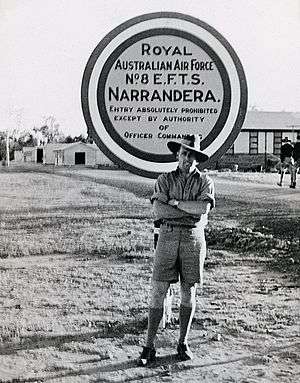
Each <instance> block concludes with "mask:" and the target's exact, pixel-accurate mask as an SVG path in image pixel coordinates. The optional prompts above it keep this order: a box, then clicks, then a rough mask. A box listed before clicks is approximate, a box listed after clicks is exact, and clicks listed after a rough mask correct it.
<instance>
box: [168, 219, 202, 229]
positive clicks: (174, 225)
mask: <svg viewBox="0 0 300 383" xmlns="http://www.w3.org/2000/svg"><path fill="white" fill-rule="evenodd" d="M162 225H165V226H168V227H179V228H185V229H194V228H195V226H192V225H182V224H180V223H170V222H165V221H163V223H162Z"/></svg>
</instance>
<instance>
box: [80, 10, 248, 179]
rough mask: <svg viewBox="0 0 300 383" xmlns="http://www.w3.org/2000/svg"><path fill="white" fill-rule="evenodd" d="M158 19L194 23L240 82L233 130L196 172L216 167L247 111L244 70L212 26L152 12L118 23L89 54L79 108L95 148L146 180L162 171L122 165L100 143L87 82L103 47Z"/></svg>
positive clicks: (188, 16)
mask: <svg viewBox="0 0 300 383" xmlns="http://www.w3.org/2000/svg"><path fill="white" fill-rule="evenodd" d="M159 18H173V19H180V20H185V21H187V22H190V23H193V24H195V25H197V26H199V27H201V28H203V29H204V30H206V31H207V32H208V33H210V34H211V35H212V36H213V37H214V38H215V39H216V40H218V41H219V43H220V44H221V45H222V46H223V47H224V48H225V50H226V52H227V53H228V55H229V56H230V58H231V60H232V63H233V64H234V67H235V69H236V75H237V78H238V80H239V91H240V100H239V107H238V113H237V116H236V118H235V121H234V124H233V128H232V130H231V132H230V134H229V135H228V136H227V137H226V140H225V142H224V143H223V144H222V145H221V146H220V147H219V149H217V150H216V151H215V152H214V153H213V155H211V156H210V158H209V159H208V160H207V161H206V162H204V163H201V164H199V169H204V168H206V167H209V166H210V165H213V164H215V163H216V162H217V161H218V159H219V158H220V157H221V156H222V155H223V154H225V153H226V151H227V150H228V149H229V148H230V147H231V145H232V143H233V142H234V140H235V138H236V137H237V135H238V133H239V132H240V128H241V126H242V124H243V122H244V120H245V117H246V112H247V103H248V88H247V81H246V76H245V73H244V69H243V67H242V64H241V62H240V60H239V57H238V56H237V54H236V53H235V51H234V49H233V48H232V46H231V45H230V44H229V42H228V41H227V40H226V39H225V38H224V37H223V36H222V35H221V34H220V33H219V32H218V31H217V30H215V29H214V28H213V27H211V26H210V25H209V24H207V23H205V22H204V21H201V20H199V19H197V18H195V17H193V16H190V15H185V14H182V13H178V12H153V13H147V14H143V15H140V16H136V17H133V18H132V19H129V20H127V21H125V22H124V23H122V24H120V25H119V26H117V27H116V28H115V29H113V30H112V31H110V32H109V33H108V34H107V35H106V36H104V38H103V39H102V40H101V41H100V42H99V43H98V45H97V46H96V48H95V49H94V51H93V52H92V54H91V55H90V58H89V60H88V62H87V64H86V67H85V70H84V73H83V78H82V83H81V106H82V111H83V116H84V119H85V122H86V125H87V127H88V134H89V135H91V137H92V138H93V139H94V141H95V142H96V144H97V146H98V147H99V148H100V150H101V151H102V152H103V153H104V154H105V155H106V156H107V157H108V158H109V159H111V160H112V161H113V162H115V163H117V164H119V165H120V166H121V167H122V168H123V169H125V170H128V171H130V172H132V173H134V174H137V175H140V176H143V177H147V178H157V176H158V175H159V174H161V173H162V171H149V170H144V169H141V168H138V167H136V166H134V165H131V164H129V163H127V162H125V161H124V160H123V159H121V158H119V157H117V155H116V154H114V153H113V152H112V151H110V150H109V149H108V147H107V146H106V145H105V144H104V143H103V142H102V141H101V139H100V137H99V136H98V134H97V132H96V129H95V128H94V125H93V121H92V117H91V114H90V108H89V97H88V96H89V85H90V79H91V75H92V72H93V69H94V66H95V64H96V62H97V60H98V57H99V55H100V54H101V52H102V51H103V50H104V49H105V48H106V46H107V45H108V44H109V43H110V42H111V41H112V40H113V39H114V38H115V37H116V36H118V35H119V34H120V33H121V32H123V31H125V30H126V29H128V28H130V27H132V26H134V25H135V24H138V23H141V22H143V21H147V20H151V19H159ZM174 163H175V158H174Z"/></svg>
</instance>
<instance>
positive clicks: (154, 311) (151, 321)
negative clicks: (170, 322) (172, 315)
mask: <svg viewBox="0 0 300 383" xmlns="http://www.w3.org/2000/svg"><path fill="white" fill-rule="evenodd" d="M162 316H163V308H160V307H159V308H151V307H150V309H149V313H148V331H147V340H146V346H147V347H154V339H155V337H156V333H157V330H158V326H159V323H160V321H161V318H162Z"/></svg>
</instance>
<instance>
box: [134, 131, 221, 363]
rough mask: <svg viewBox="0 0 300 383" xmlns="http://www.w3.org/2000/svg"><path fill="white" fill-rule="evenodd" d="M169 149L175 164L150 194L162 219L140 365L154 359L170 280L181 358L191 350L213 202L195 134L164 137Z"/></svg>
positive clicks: (188, 356) (211, 183) (178, 348)
mask: <svg viewBox="0 0 300 383" xmlns="http://www.w3.org/2000/svg"><path fill="white" fill-rule="evenodd" d="M167 146H168V149H169V150H170V151H171V152H172V153H173V154H174V156H175V157H176V159H177V160H178V167H177V169H176V170H173V171H171V172H169V173H164V174H161V175H160V176H159V177H158V179H157V181H156V184H155V188H154V194H153V195H152V197H151V202H152V203H153V210H154V215H155V219H156V220H161V222H162V223H161V226H160V230H159V237H158V242H157V246H156V250H155V257H154V265H153V274H152V281H151V285H152V288H151V293H150V303H149V314H148V330H147V339H146V344H145V347H143V351H142V353H141V355H140V358H139V360H138V364H139V365H140V366H148V365H149V364H151V363H152V362H154V361H155V355H156V350H155V346H154V340H155V337H156V334H157V330H158V327H159V324H160V321H161V319H162V316H163V303H164V298H165V296H166V294H167V291H168V288H169V286H170V284H171V283H176V282H177V281H178V280H180V289H181V302H180V308H179V341H178V345H177V354H178V358H179V359H180V360H189V359H192V358H193V354H192V352H191V350H190V348H189V346H188V343H187V340H188V335H189V330H190V326H191V323H192V319H193V316H194V312H195V306H196V286H197V283H199V282H200V283H202V282H203V264H204V259H205V256H206V243H205V235H204V228H205V225H206V224H207V214H208V212H209V211H210V209H211V208H212V207H214V205H215V197H214V184H213V181H212V180H211V178H210V177H208V176H207V175H205V174H202V173H201V172H200V171H199V170H198V169H197V167H196V165H197V163H199V162H205V161H206V160H207V159H208V156H207V155H206V154H205V153H203V152H202V151H201V150H200V137H199V136H193V135H189V136H187V137H186V139H184V140H182V141H181V142H176V141H169V142H168V143H167Z"/></svg>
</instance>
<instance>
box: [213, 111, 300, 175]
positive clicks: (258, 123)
mask: <svg viewBox="0 0 300 383" xmlns="http://www.w3.org/2000/svg"><path fill="white" fill-rule="evenodd" d="M284 137H288V138H289V139H290V140H291V141H292V142H296V140H297V138H298V137H299V138H300V113H292V112H263V111H257V110H251V111H248V112H247V115H246V119H245V121H244V124H243V127H242V129H241V132H240V133H239V135H238V137H237V138H236V140H235V142H234V144H233V145H232V146H231V148H230V149H229V150H228V151H227V153H226V154H225V155H224V156H223V157H222V159H221V160H220V161H219V162H218V164H217V166H219V167H231V166H232V165H233V164H237V165H239V167H240V168H241V169H245V170H251V169H252V170H259V168H265V169H267V168H268V167H269V166H268V162H270V161H271V162H276V158H277V157H278V160H279V155H280V148H281V145H282V139H283V138H284Z"/></svg>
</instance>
